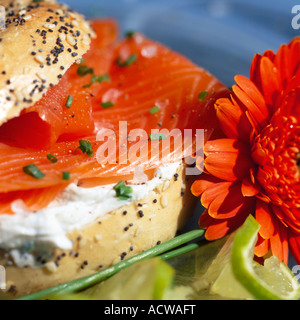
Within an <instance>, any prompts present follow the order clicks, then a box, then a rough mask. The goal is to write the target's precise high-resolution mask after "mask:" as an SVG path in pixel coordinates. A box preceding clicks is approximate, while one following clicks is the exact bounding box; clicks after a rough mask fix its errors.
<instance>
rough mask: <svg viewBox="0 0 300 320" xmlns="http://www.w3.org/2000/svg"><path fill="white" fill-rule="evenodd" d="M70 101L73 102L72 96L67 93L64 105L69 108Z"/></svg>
mask: <svg viewBox="0 0 300 320" xmlns="http://www.w3.org/2000/svg"><path fill="white" fill-rule="evenodd" d="M72 103H73V97H72V96H70V95H69V96H68V99H67V102H66V107H67V108H71V105H72Z"/></svg>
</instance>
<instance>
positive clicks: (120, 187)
mask: <svg viewBox="0 0 300 320" xmlns="http://www.w3.org/2000/svg"><path fill="white" fill-rule="evenodd" d="M114 190H115V191H116V196H117V198H119V199H120V200H129V199H131V197H132V188H131V187H129V186H126V184H125V182H124V181H123V180H122V181H120V182H119V183H118V184H116V185H115V186H114Z"/></svg>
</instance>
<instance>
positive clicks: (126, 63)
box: [116, 53, 137, 67]
mask: <svg viewBox="0 0 300 320" xmlns="http://www.w3.org/2000/svg"><path fill="white" fill-rule="evenodd" d="M136 60H137V55H136V54H135V53H134V54H132V55H131V56H130V57H129V58H128V59H127V60H125V61H122V59H121V58H118V59H117V60H116V64H117V66H119V67H129V66H130V65H131V64H132V63H133V62H134V61H136Z"/></svg>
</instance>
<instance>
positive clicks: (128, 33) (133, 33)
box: [125, 31, 135, 39]
mask: <svg viewBox="0 0 300 320" xmlns="http://www.w3.org/2000/svg"><path fill="white" fill-rule="evenodd" d="M134 35H135V31H127V32H125V38H128V39H131V38H133V36H134Z"/></svg>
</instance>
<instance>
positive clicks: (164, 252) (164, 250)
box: [16, 229, 204, 300]
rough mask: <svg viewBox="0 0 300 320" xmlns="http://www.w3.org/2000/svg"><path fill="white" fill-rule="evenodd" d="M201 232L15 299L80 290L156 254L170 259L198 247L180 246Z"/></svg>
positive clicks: (195, 231) (196, 245)
mask: <svg viewBox="0 0 300 320" xmlns="http://www.w3.org/2000/svg"><path fill="white" fill-rule="evenodd" d="M203 234H204V230H201V229H197V230H192V231H189V232H187V233H185V234H182V235H180V236H177V237H175V238H173V239H171V240H168V241H166V242H164V243H161V244H159V245H157V246H154V247H153V248H151V249H149V250H146V251H144V252H142V253H140V254H138V255H136V256H134V257H131V258H128V259H126V260H123V261H121V262H119V263H117V264H115V265H113V266H111V267H108V268H106V269H104V270H102V271H99V272H97V273H96V274H93V275H91V276H86V277H84V278H80V279H76V280H73V281H70V282H67V283H63V284H60V285H57V286H55V287H51V288H49V289H45V290H43V291H40V292H36V293H33V294H31V295H29V296H25V297H21V298H17V299H16V300H38V299H45V298H49V297H51V296H55V295H63V294H71V293H75V292H77V291H81V290H84V289H86V288H88V287H91V286H93V285H95V284H97V283H99V282H100V281H103V280H105V279H107V278H109V277H111V276H112V275H114V274H116V273H117V272H119V271H121V270H123V269H125V268H128V267H129V266H131V265H133V264H134V263H137V262H139V261H141V260H144V259H147V258H152V257H156V256H159V257H160V258H161V259H162V260H169V259H172V258H174V257H176V256H179V255H182V254H184V253H186V252H190V251H191V250H194V249H196V248H197V247H199V245H198V244H197V243H190V244H187V245H186V246H183V247H181V246H182V245H184V244H186V243H188V242H190V241H192V240H195V239H197V238H199V237H201V236H203ZM175 248H179V249H175ZM172 249H175V250H173V251H170V250H172Z"/></svg>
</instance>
